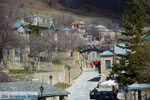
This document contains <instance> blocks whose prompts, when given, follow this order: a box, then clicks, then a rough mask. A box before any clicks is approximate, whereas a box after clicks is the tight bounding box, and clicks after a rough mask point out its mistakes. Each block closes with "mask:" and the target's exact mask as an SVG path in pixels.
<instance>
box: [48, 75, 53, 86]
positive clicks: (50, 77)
mask: <svg viewBox="0 0 150 100" xmlns="http://www.w3.org/2000/svg"><path fill="white" fill-rule="evenodd" d="M52 78H53V76H52V75H50V76H49V79H50V84H51V85H52Z"/></svg>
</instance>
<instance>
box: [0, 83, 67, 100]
mask: <svg viewBox="0 0 150 100" xmlns="http://www.w3.org/2000/svg"><path fill="white" fill-rule="evenodd" d="M41 85H42V86H43V87H44V91H43V97H45V96H47V97H50V96H67V95H68V94H69V92H67V91H64V90H61V89H59V88H57V87H55V86H52V85H50V84H47V83H43V82H8V83H0V91H37V92H38V96H40V95H41V93H40V89H39V88H40V86H41Z"/></svg>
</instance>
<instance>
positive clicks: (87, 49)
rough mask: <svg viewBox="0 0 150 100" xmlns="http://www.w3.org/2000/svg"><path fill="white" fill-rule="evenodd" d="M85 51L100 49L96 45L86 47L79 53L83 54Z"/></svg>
mask: <svg viewBox="0 0 150 100" xmlns="http://www.w3.org/2000/svg"><path fill="white" fill-rule="evenodd" d="M85 51H100V48H99V47H98V46H96V45H86V46H84V47H83V48H82V49H81V50H80V52H81V53H83V52H85Z"/></svg>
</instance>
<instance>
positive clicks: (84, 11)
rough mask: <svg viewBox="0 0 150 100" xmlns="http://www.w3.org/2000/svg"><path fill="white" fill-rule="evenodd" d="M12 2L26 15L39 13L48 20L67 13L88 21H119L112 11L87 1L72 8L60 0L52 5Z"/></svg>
mask: <svg viewBox="0 0 150 100" xmlns="http://www.w3.org/2000/svg"><path fill="white" fill-rule="evenodd" d="M13 2H14V3H15V4H17V5H18V6H19V7H20V6H22V8H23V9H24V11H25V12H26V14H27V15H28V16H31V15H40V16H43V17H44V18H46V19H48V20H49V18H50V17H53V16H58V15H69V16H75V17H76V19H77V20H84V21H88V22H90V21H92V20H98V21H102V22H105V21H112V22H117V23H118V22H120V19H118V18H117V17H116V16H115V14H114V13H113V11H111V10H107V9H103V8H99V7H97V6H94V5H91V4H89V3H84V5H82V6H81V7H80V8H78V9H72V8H68V7H66V6H65V5H63V4H62V3H60V0H53V4H52V5H49V4H48V2H46V1H44V0H13Z"/></svg>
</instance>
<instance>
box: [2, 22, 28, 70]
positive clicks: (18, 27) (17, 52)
mask: <svg viewBox="0 0 150 100" xmlns="http://www.w3.org/2000/svg"><path fill="white" fill-rule="evenodd" d="M12 28H13V30H14V31H13V32H14V33H15V34H17V35H19V36H21V37H24V38H25V40H26V41H29V34H28V32H29V31H31V30H29V29H27V28H26V27H25V26H24V25H23V24H22V23H21V22H17V23H15V24H13V26H12ZM29 53H30V48H29V47H28V46H27V47H25V48H24V49H21V48H10V49H5V50H3V61H4V62H5V64H6V65H7V68H9V69H18V68H21V67H22V66H23V65H22V64H20V62H23V60H24V59H23V58H27V57H28V54H29Z"/></svg>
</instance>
